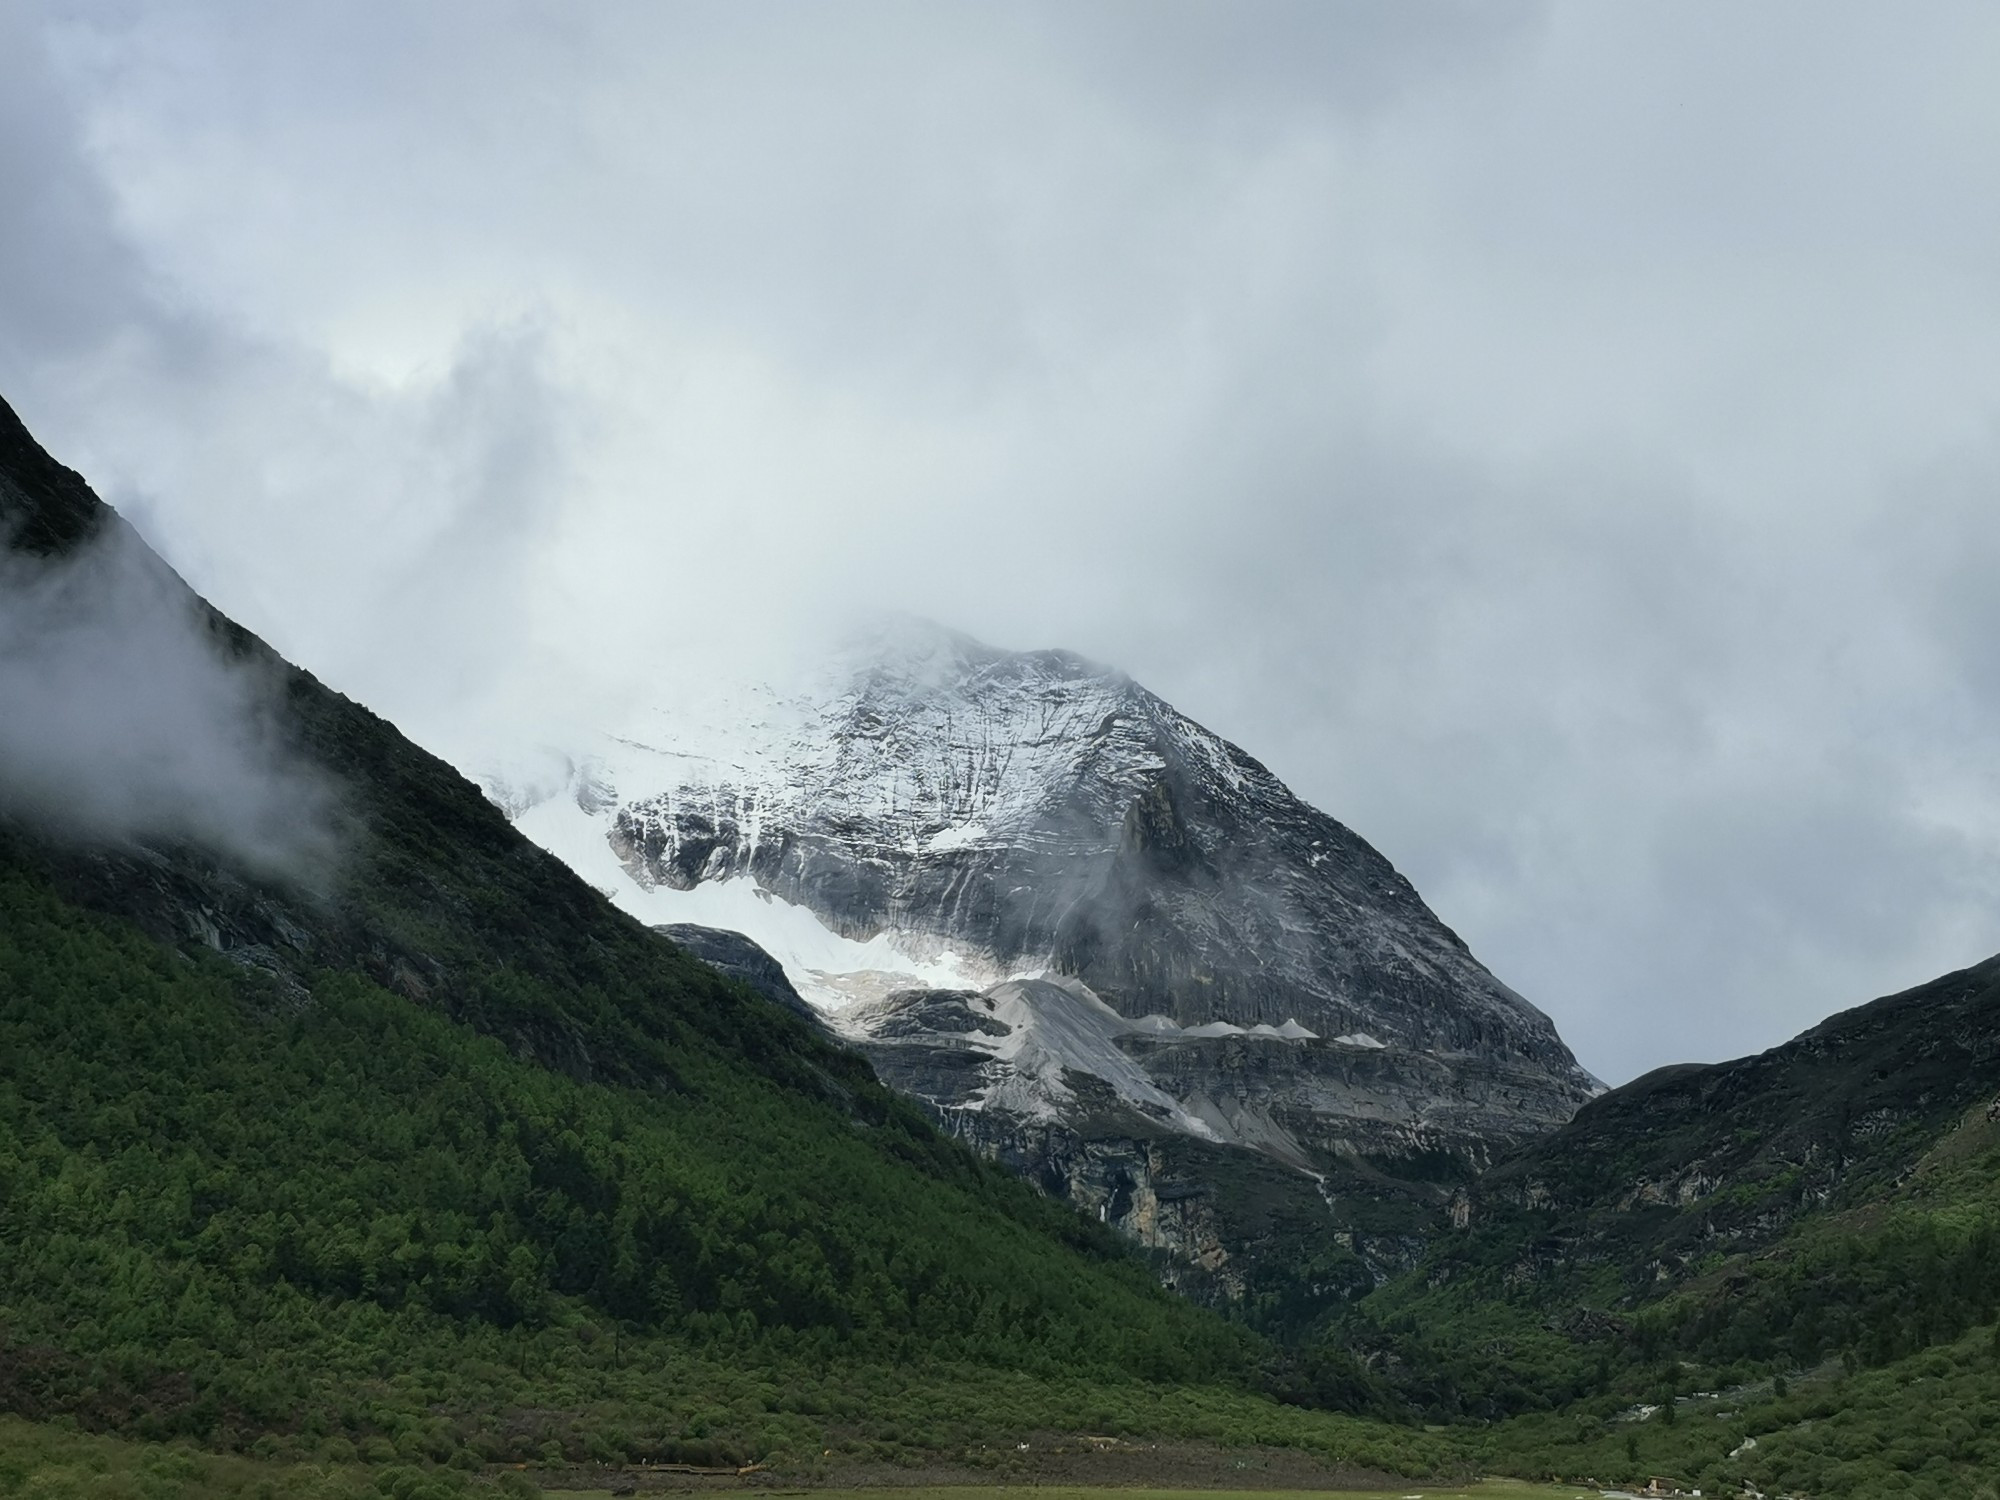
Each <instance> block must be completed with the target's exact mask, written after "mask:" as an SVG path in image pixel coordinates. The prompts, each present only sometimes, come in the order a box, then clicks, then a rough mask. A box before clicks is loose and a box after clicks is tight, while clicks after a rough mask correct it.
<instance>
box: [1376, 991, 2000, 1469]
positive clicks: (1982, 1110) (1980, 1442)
mask: <svg viewBox="0 0 2000 1500" xmlns="http://www.w3.org/2000/svg"><path fill="white" fill-rule="evenodd" d="M1996 1095H2000V959H1992V960H1988V961H1987V962H1985V963H1983V964H1979V965H1977V966H1975V967H1973V968H1970V969H1966V970H1963V971H1961V972H1958V973H1954V974H1949V975H1946V976H1945V977H1943V978H1941V979H1938V980H1936V981H1934V982H1932V983H1930V984H1926V985H1923V986H1921V987H1919V988H1917V989H1913V990H1910V991H1908V992H1906V993H1903V994H1899V995H1894V996H1890V997H1889V998H1887V999H1883V1000H1878V1001H1875V1002H1873V1003H1872V1004H1869V1005H1864V1006H1861V1007H1859V1008H1858V1009H1855V1010H1851V1011H1847V1012H1844V1013H1842V1014H1840V1015H1837V1016H1835V1017H1833V1018H1832V1019H1831V1020H1828V1021H1827V1022H1825V1023H1824V1024H1822V1025H1820V1026H1817V1027H1815V1028H1814V1029H1813V1030H1811V1031H1809V1032H1807V1033H1805V1034H1804V1035H1803V1036H1800V1037H1798V1038H1796V1039H1795V1040H1793V1041H1791V1042H1788V1043H1786V1044H1785V1045H1784V1046H1781V1047H1777V1048H1774V1049H1772V1050H1771V1051H1769V1052H1766V1053H1763V1054H1761V1055H1760V1056H1757V1057H1750V1058H1743V1059H1740V1060H1738V1061H1735V1062H1730V1063H1723V1064H1719V1065H1715V1066H1685V1067H1676V1068H1666V1069H1661V1070H1660V1071H1658V1072H1655V1073H1652V1074H1649V1075H1647V1076H1646V1077H1644V1078H1641V1079H1639V1080H1637V1081H1636V1082H1633V1083H1631V1084H1627V1085H1626V1086H1625V1087H1623V1088H1621V1089H1617V1090H1614V1091H1613V1092H1611V1093H1609V1094H1607V1095H1605V1096H1604V1097H1603V1098H1600V1099H1598V1100H1595V1101H1593V1102H1592V1103H1591V1104H1589V1105H1587V1106H1585V1107H1584V1109H1582V1110H1581V1111H1579V1113H1578V1114H1577V1117H1576V1118H1575V1120H1573V1121H1572V1122H1571V1123H1570V1124H1569V1125H1568V1126H1567V1127H1565V1128H1564V1129H1563V1130H1561V1131H1559V1132H1557V1133H1555V1134H1554V1135H1552V1136H1550V1137H1549V1138H1548V1139H1547V1140H1546V1141H1544V1142H1541V1143H1538V1144H1536V1145H1535V1146H1533V1147H1531V1148H1529V1149H1528V1150H1526V1151H1523V1152H1521V1153H1520V1154H1518V1155H1516V1156H1515V1157H1513V1158H1512V1159H1510V1160H1509V1161H1507V1162H1504V1163H1502V1164H1501V1165H1499V1166H1498V1167H1496V1168H1495V1169H1494V1170H1493V1171H1492V1172H1490V1173H1488V1174H1487V1175H1486V1176H1485V1177H1483V1178H1482V1179H1481V1180H1480V1181H1479V1182H1478V1183H1477V1184H1475V1186H1474V1188H1473V1190H1472V1192H1471V1193H1470V1195H1469V1196H1468V1198H1467V1199H1466V1200H1465V1201H1464V1202H1463V1203H1462V1205H1461V1211H1462V1215H1463V1217H1465V1219H1466V1220H1467V1227H1466V1228H1465V1230H1464V1231H1463V1232H1462V1233H1461V1234H1459V1235H1457V1236H1455V1237H1454V1238H1453V1239H1452V1240H1450V1241H1447V1242H1446V1243H1444V1244H1443V1245H1441V1246H1440V1247H1439V1249H1438V1250H1437V1251H1436V1252H1435V1253H1434V1254H1433V1255H1432V1256H1431V1257H1430V1259H1429V1260H1428V1262H1427V1263H1426V1264H1425V1265H1424V1266H1422V1267H1421V1268H1420V1269H1419V1270H1418V1271H1417V1272H1416V1273H1415V1274H1413V1275H1412V1276H1410V1277H1407V1278H1405V1279H1404V1280H1403V1281H1401V1282H1399V1283H1397V1284H1395V1285H1393V1286H1391V1287H1389V1288H1386V1289H1384V1291H1382V1292H1381V1293H1378V1294H1377V1295H1376V1296H1375V1297H1373V1298H1371V1299H1370V1300H1369V1302H1368V1303H1367V1304H1366V1306H1365V1313H1364V1316H1362V1317H1360V1318H1357V1319H1355V1320H1353V1321H1352V1322H1351V1323H1350V1325H1349V1326H1348V1328H1347V1329H1346V1332H1347V1335H1348V1336H1349V1337H1350V1338H1351V1339H1353V1340H1354V1341H1355V1342H1356V1343H1358V1344H1359V1345H1361V1346H1362V1347H1363V1348H1364V1349H1366V1350H1367V1351H1369V1354H1370V1356H1371V1362H1372V1364H1373V1365H1374V1367H1375V1369H1376V1370H1377V1371H1378V1372H1379V1373H1381V1374H1382V1375H1383V1376H1384V1377H1385V1378H1387V1379H1388V1380H1389V1381H1390V1382H1391V1383H1392V1384H1393V1385H1394V1386H1396V1387H1397V1388H1398V1389H1399V1390H1400V1391H1401V1392H1402V1393H1403V1394H1405V1395H1406V1396H1407V1397H1409V1398H1410V1399H1412V1400H1413V1401H1414V1402H1416V1403H1417V1404H1419V1405H1420V1406H1422V1407H1424V1408H1426V1409H1428V1410H1429V1411H1430V1412H1431V1413H1432V1414H1433V1415H1468V1416H1475V1417H1479V1418H1491V1417H1496V1416H1503V1415H1507V1414H1509V1413H1514V1414H1522V1413H1537V1412H1544V1413H1554V1412H1560V1413H1561V1415H1560V1416H1559V1417H1557V1416H1545V1417H1530V1418H1528V1419H1527V1420H1525V1421H1521V1422H1517V1423H1516V1424H1515V1425H1514V1426H1513V1427H1511V1428H1509V1429H1506V1430H1505V1431H1506V1433H1507V1435H1506V1436H1505V1437H1504V1438H1503V1440H1502V1444H1501V1447H1502V1450H1503V1451H1511V1452H1512V1453H1513V1455H1514V1458H1515V1460H1516V1461H1527V1462H1533V1461H1536V1460H1537V1459H1539V1461H1541V1462H1545V1463H1548V1464H1554V1463H1555V1462H1556V1461H1557V1457H1558V1456H1559V1455H1567V1457H1566V1458H1565V1462H1566V1463H1571V1464H1584V1465H1588V1466H1587V1467H1577V1468H1575V1469H1574V1472H1579V1473H1581V1472H1590V1473H1622V1471H1623V1469H1624V1466H1625V1464H1626V1449H1627V1448H1628V1447H1630V1448H1631V1449H1633V1450H1634V1454H1635V1456H1634V1457H1633V1459H1632V1462H1633V1463H1634V1464H1639V1465H1643V1464H1647V1463H1650V1464H1653V1465H1655V1466H1656V1468H1657V1467H1661V1466H1666V1465H1668V1464H1669V1462H1670V1461H1671V1463H1672V1464H1675V1465H1678V1469H1677V1470H1671V1471H1672V1472H1686V1473H1697V1474H1705V1475H1706V1476H1707V1478H1708V1483H1707V1484H1705V1485H1704V1486H1703V1488H1704V1490H1705V1491H1708V1492H1713V1491H1714V1488H1715V1487H1717V1486H1719V1485H1721V1484H1723V1483H1724V1482H1725V1481H1726V1482H1727V1486H1728V1488H1729V1489H1730V1490H1734V1489H1735V1488H1736V1486H1737V1483H1738V1482H1739V1481H1741V1480H1750V1481H1753V1482H1755V1483H1757V1484H1758V1485H1759V1486H1761V1487H1763V1488H1765V1489H1772V1490H1784V1491H1795V1492H1799V1493H1809V1494H1814V1495H1819V1494H1884V1493H1890V1492H1892V1491H1900V1490H1903V1489H1904V1488H1905V1487H1906V1486H1907V1485H1910V1484H1913V1483H1914V1484H1916V1487H1915V1488H1914V1489H1913V1490H1911V1492H1912V1493H1920V1494H1940V1495H1958V1494H1964V1493H1968V1492H1969V1491H1968V1490H1967V1489H1966V1488H1965V1485H1966V1484H1967V1482H1968V1481H1969V1478H1970V1476H1971V1475H1972V1474H1974V1473H1975V1472H1977V1471H1978V1469H1979V1467H1980V1465H1982V1464H1983V1465H1991V1466H1992V1467H1989V1468H1988V1469H1987V1470H1986V1472H1988V1473H1991V1472H1995V1471H1996V1469H2000V1429H1996V1427H1995V1425H1994V1424H1993V1422H1992V1420H1991V1413H1990V1410H1989V1411H1988V1412H1987V1414H1986V1415H1985V1416H1984V1417H1978V1416H1977V1413H1978V1411H1979V1408H1980V1406H1981V1403H1982V1402H1984V1401H1986V1400H1987V1399H1988V1396H1989V1395H1990V1393H1991V1392H1992V1391H1993V1390H1995V1389H1996V1388H2000V1327H1996V1326H1994V1318H1995V1315H1996V1313H2000V1108H1996ZM1704 1392H1705V1393H1709V1394H1708V1395H1705V1396H1698V1395H1697V1394H1696V1393H1704ZM1982 1393H1983V1394H1982ZM1647 1406H1650V1407H1657V1408H1659V1410H1658V1411H1657V1412H1655V1414H1654V1415H1653V1416H1652V1417H1651V1418H1650V1419H1645V1420H1641V1419H1640V1418H1639V1417H1638V1416H1637V1415H1635V1412H1636V1411H1637V1409H1638V1408H1640V1407H1647ZM1968 1410H1969V1411H1971V1412H1973V1413H1974V1416H1975V1418H1976V1420H1971V1421H1970V1424H1969V1425H1963V1424H1960V1423H1959V1417H1960V1416H1961V1415H1962V1414H1963V1413H1964V1412H1965V1411H1968ZM1669 1413H1675V1414H1685V1416H1691V1417H1693V1418H1695V1419H1697V1420H1693V1421H1692V1422H1690V1421H1688V1420H1685V1417H1684V1419H1683V1420H1682V1421H1679V1422H1675V1421H1674V1419H1673V1417H1672V1416H1670V1415H1669ZM1961 1426H1962V1430H1961ZM1749 1437H1754V1438H1756V1439H1757V1441H1756V1442H1755V1443H1752V1444H1749V1445H1748V1446H1744V1445H1743V1439H1745V1438H1749ZM1579 1451H1581V1452H1582V1453H1586V1454H1594V1455H1595V1456H1594V1457H1591V1458H1588V1459H1579V1458H1578V1457H1577V1455H1578V1453H1579ZM1732 1452H1733V1453H1735V1455H1736V1456H1735V1457H1734V1458H1733V1459H1732V1458H1730V1457H1729V1455H1730V1454H1731V1453H1732ZM1933 1460H1936V1462H1933ZM1919 1473H1927V1474H1928V1475H1929V1478H1927V1479H1925V1480H1923V1481H1922V1482H1921V1483H1916V1481H1915V1480H1913V1479H1912V1478H1911V1476H1912V1475H1916V1474H1919ZM1892 1480H1893V1482H1892Z"/></svg>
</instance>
